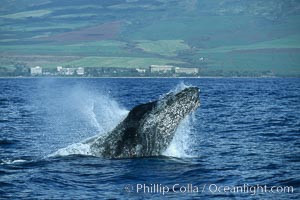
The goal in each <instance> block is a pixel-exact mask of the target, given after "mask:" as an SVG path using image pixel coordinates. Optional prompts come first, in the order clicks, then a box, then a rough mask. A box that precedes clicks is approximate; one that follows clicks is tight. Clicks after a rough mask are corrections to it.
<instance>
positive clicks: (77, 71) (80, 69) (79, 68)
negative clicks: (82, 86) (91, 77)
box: [76, 67, 84, 76]
mask: <svg viewBox="0 0 300 200" xmlns="http://www.w3.org/2000/svg"><path fill="white" fill-rule="evenodd" d="M76 73H77V75H80V76H82V75H84V68H83V67H78V68H77V70H76Z"/></svg>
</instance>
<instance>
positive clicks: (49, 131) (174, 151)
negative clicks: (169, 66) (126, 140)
mask: <svg viewBox="0 0 300 200" xmlns="http://www.w3.org/2000/svg"><path fill="white" fill-rule="evenodd" d="M189 85H192V86H198V87H199V88H200V90H201V91H200V99H201V106H200V108H199V109H198V110H197V111H196V112H195V113H193V114H192V115H191V116H189V117H188V118H187V119H185V120H184V121H183V122H182V123H181V124H180V125H179V127H178V129H177V132H176V135H175V138H174V140H173V141H172V144H171V145H170V147H169V148H168V149H167V150H166V151H165V152H163V154H162V156H160V157H150V158H136V159H103V158H99V157H93V156H89V155H85V153H84V152H85V151H84V147H81V146H80V145H79V142H81V141H83V140H85V139H86V138H89V137H92V136H95V135H101V134H105V133H106V132H108V131H110V130H112V129H113V128H114V127H115V126H116V125H117V124H118V123H119V122H120V120H122V119H123V118H124V117H125V116H126V114H127V113H128V111H129V110H130V109H132V108H133V107H134V106H135V105H138V104H140V103H147V102H149V101H153V100H156V99H158V98H160V96H162V95H164V94H166V93H168V92H170V91H172V90H176V89H177V90H178V88H181V87H186V86H189ZM70 145H71V146H72V147H76V149H77V150H78V151H77V152H75V153H76V155H74V154H73V155H72V153H70V152H68V150H67V149H68V147H70ZM66 147H67V148H66ZM264 189H265V190H264ZM6 198H7V199H149V198H152V199H164V198H168V199H179V198H180V199H193V198H194V199H210V198H212V199H245V198H249V199H250V198H251V199H300V79H281V78H262V79H255V78H253V79H252V78H240V79H239V78H228V79H218V78H197V79H109V78H107V79H96V78H91V79H89V78H83V79H76V78H49V79H47V78H32V79H31V78H24V79H23V78H12V79H9V78H3V79H0V199H6Z"/></svg>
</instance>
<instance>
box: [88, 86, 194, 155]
mask: <svg viewBox="0 0 300 200" xmlns="http://www.w3.org/2000/svg"><path fill="white" fill-rule="evenodd" d="M199 106H200V99H199V88H197V87H188V88H185V89H183V90H181V91H180V92H177V93H174V92H171V93H168V94H167V95H166V96H164V97H162V98H161V99H160V100H157V101H153V102H150V103H146V104H141V105H138V106H136V107H134V108H133V109H132V110H131V111H130V112H129V114H128V115H127V117H126V118H125V119H124V120H123V121H122V122H121V123H120V124H119V125H117V127H115V128H114V129H113V130H112V131H111V132H110V133H108V134H106V136H104V137H98V138H94V139H92V140H89V141H86V143H89V144H90V145H91V146H90V150H91V153H92V154H93V155H94V156H100V157H106V158H133V157H148V156H159V155H161V153H162V152H163V151H165V150H166V149H167V147H168V146H169V144H170V143H171V141H172V139H173V136H174V134H175V131H176V129H177V126H178V124H179V123H180V122H181V121H182V119H183V118H184V117H186V116H187V115H188V114H189V113H190V112H192V111H194V110H196V109H197V108H198V107H199Z"/></svg>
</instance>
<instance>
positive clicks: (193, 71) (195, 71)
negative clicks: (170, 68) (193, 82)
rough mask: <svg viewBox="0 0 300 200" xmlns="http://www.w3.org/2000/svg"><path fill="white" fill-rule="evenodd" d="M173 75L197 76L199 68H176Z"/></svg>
mask: <svg viewBox="0 0 300 200" xmlns="http://www.w3.org/2000/svg"><path fill="white" fill-rule="evenodd" d="M175 73H176V74H198V73H199V68H187V67H185V68H183V67H176V68H175Z"/></svg>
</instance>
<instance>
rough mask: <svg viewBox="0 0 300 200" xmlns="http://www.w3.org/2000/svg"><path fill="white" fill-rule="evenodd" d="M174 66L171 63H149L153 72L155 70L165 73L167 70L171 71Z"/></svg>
mask: <svg viewBox="0 0 300 200" xmlns="http://www.w3.org/2000/svg"><path fill="white" fill-rule="evenodd" d="M173 68H174V66H172V65H150V72H151V73H155V72H162V73H167V72H172V70H173Z"/></svg>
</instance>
